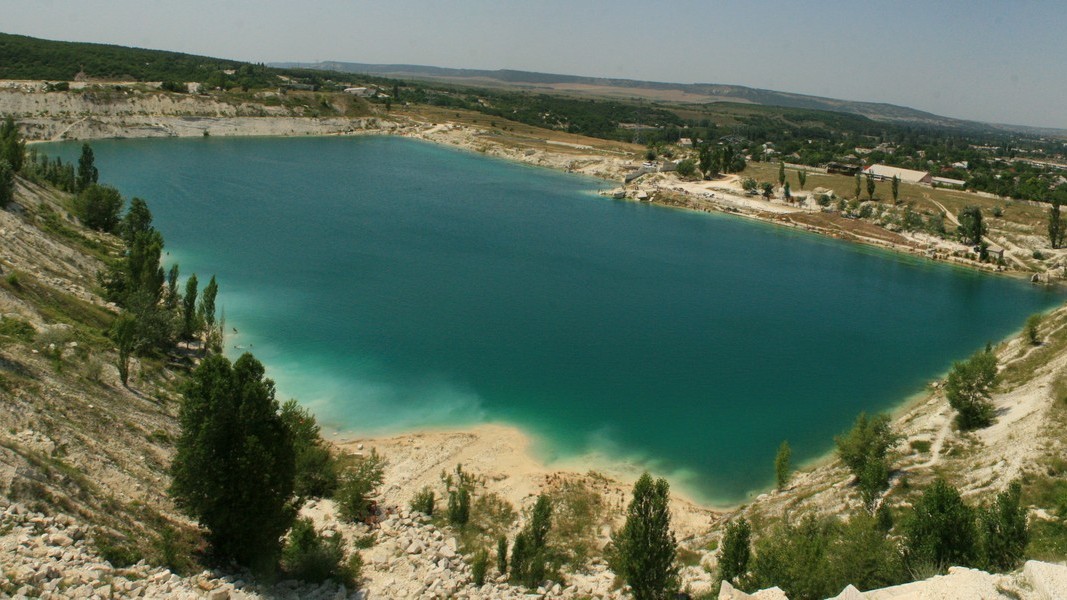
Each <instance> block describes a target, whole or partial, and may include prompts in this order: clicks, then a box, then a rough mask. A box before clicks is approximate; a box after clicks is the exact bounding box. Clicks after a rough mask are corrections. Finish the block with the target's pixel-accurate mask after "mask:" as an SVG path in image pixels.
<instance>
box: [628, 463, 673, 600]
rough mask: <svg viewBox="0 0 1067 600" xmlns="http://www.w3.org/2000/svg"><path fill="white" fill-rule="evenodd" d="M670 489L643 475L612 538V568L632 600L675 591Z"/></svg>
mask: <svg viewBox="0 0 1067 600" xmlns="http://www.w3.org/2000/svg"><path fill="white" fill-rule="evenodd" d="M669 503H670V486H669V485H668V484H667V481H666V480H664V479H657V480H655V481H653V480H652V477H651V476H650V475H649V474H648V473H645V474H643V475H641V478H640V479H638V480H637V483H635V484H634V491H633V499H632V500H631V501H630V505H629V506H628V507H627V509H626V523H625V525H623V528H622V529H621V530H619V531H618V532H617V533H616V534H615V535H613V536H612V545H613V548H614V550H613V558H612V566H613V567H614V569H615V573H616V574H617V575H618V576H619V577H621V578H622V579H623V580H624V581H626V583H628V584H629V585H630V588H631V589H632V590H633V595H634V598H635V600H659V599H661V598H668V597H670V595H671V594H672V593H674V592H675V591H677V589H678V585H679V581H678V565H677V564H676V563H675V557H676V555H677V552H678V544H677V542H676V541H675V538H674V532H672V531H671V511H670V506H669Z"/></svg>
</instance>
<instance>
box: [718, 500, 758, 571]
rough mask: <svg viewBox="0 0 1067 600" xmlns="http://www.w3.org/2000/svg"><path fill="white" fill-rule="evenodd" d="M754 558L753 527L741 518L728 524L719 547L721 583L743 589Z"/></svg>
mask: <svg viewBox="0 0 1067 600" xmlns="http://www.w3.org/2000/svg"><path fill="white" fill-rule="evenodd" d="M751 557H752V526H751V525H749V523H748V521H747V520H746V519H745V518H744V517H741V518H740V519H737V520H736V521H730V522H729V523H727V524H726V531H725V532H724V533H723V536H722V543H721V544H720V545H719V581H729V582H730V584H732V585H733V586H735V587H738V588H741V587H743V586H744V585H746V583H747V576H748V569H749V560H750V559H751Z"/></svg>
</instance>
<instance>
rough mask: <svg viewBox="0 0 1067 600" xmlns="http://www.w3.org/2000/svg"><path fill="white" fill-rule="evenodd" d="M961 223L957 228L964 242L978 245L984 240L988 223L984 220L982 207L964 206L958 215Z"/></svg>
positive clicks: (957, 233) (957, 232)
mask: <svg viewBox="0 0 1067 600" xmlns="http://www.w3.org/2000/svg"><path fill="white" fill-rule="evenodd" d="M956 218H957V219H958V220H959V222H960V224H959V227H957V228H956V235H958V236H959V238H960V241H961V242H963V243H964V244H967V245H971V246H977V245H978V244H980V243H981V242H982V236H983V235H985V234H986V230H987V227H986V224H985V223H984V222H983V221H982V209H981V208H978V207H977V206H964V207H963V208H961V209H960V214H959V216H957V217H956Z"/></svg>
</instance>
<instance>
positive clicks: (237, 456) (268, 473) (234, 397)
mask: <svg viewBox="0 0 1067 600" xmlns="http://www.w3.org/2000/svg"><path fill="white" fill-rule="evenodd" d="M263 375H264V370H263V365H262V364H260V362H259V361H257V360H256V359H255V358H254V357H253V356H252V355H251V354H245V355H243V356H241V358H239V359H237V362H235V363H233V365H231V364H230V361H229V360H228V359H226V358H225V357H224V356H220V355H217V354H213V355H210V356H208V357H207V358H205V359H204V360H203V362H202V363H201V364H200V366H199V367H197V369H196V370H195V371H194V372H193V374H192V377H191V379H190V381H189V383H188V385H187V386H186V388H185V391H184V402H183V403H182V406H181V409H180V411H179V417H178V418H179V422H180V424H181V435H180V436H179V438H178V441H177V444H176V453H175V456H174V462H173V464H172V467H171V473H172V475H173V483H172V484H171V487H170V493H171V495H172V496H173V498H174V500H175V503H176V504H177V505H178V507H179V508H180V509H181V510H182V511H184V512H185V513H186V514H187V515H189V516H190V517H192V518H194V519H196V520H197V521H198V522H199V523H200V525H201V526H203V527H204V528H205V529H206V530H207V539H208V541H209V542H210V544H211V547H212V550H213V552H214V555H215V558H217V559H218V560H220V561H222V562H226V561H230V560H232V561H235V562H236V563H238V564H240V565H242V566H246V567H249V568H252V569H253V570H255V571H257V572H260V573H267V572H270V571H272V570H273V569H274V568H275V566H276V565H277V560H278V556H279V553H280V551H281V539H282V536H283V535H284V534H285V532H286V531H287V530H288V529H289V526H290V525H291V524H292V522H293V519H294V517H295V510H294V508H293V504H292V496H293V477H294V457H293V442H292V436H291V434H290V432H289V430H288V428H287V427H286V426H285V423H284V422H283V421H282V419H281V417H280V416H279V414H278V402H277V400H275V398H274V382H272V381H271V380H269V379H264V377H263Z"/></svg>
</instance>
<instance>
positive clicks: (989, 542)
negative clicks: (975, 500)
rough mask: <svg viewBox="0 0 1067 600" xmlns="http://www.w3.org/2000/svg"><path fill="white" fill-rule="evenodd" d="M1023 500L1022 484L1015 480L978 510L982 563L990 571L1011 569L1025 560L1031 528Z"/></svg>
mask: <svg viewBox="0 0 1067 600" xmlns="http://www.w3.org/2000/svg"><path fill="white" fill-rule="evenodd" d="M1021 499H1022V486H1021V485H1020V484H1019V482H1018V481H1013V482H1012V483H1011V484H1010V485H1009V486H1008V489H1006V490H1004V491H1003V492H1001V493H999V494H997V497H996V500H994V501H993V504H992V505H990V506H989V507H986V508H984V509H981V510H980V511H979V513H978V527H979V535H980V538H981V554H982V563H983V564H982V566H983V567H984V568H986V569H988V570H990V571H997V572H1001V573H1005V572H1008V571H1011V570H1013V569H1015V568H1016V567H1018V566H1019V563H1020V562H1021V561H1022V559H1023V552H1024V551H1025V550H1026V545H1027V544H1028V543H1029V542H1030V530H1029V528H1028V526H1027V524H1026V507H1025V506H1023V505H1022V501H1021Z"/></svg>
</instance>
